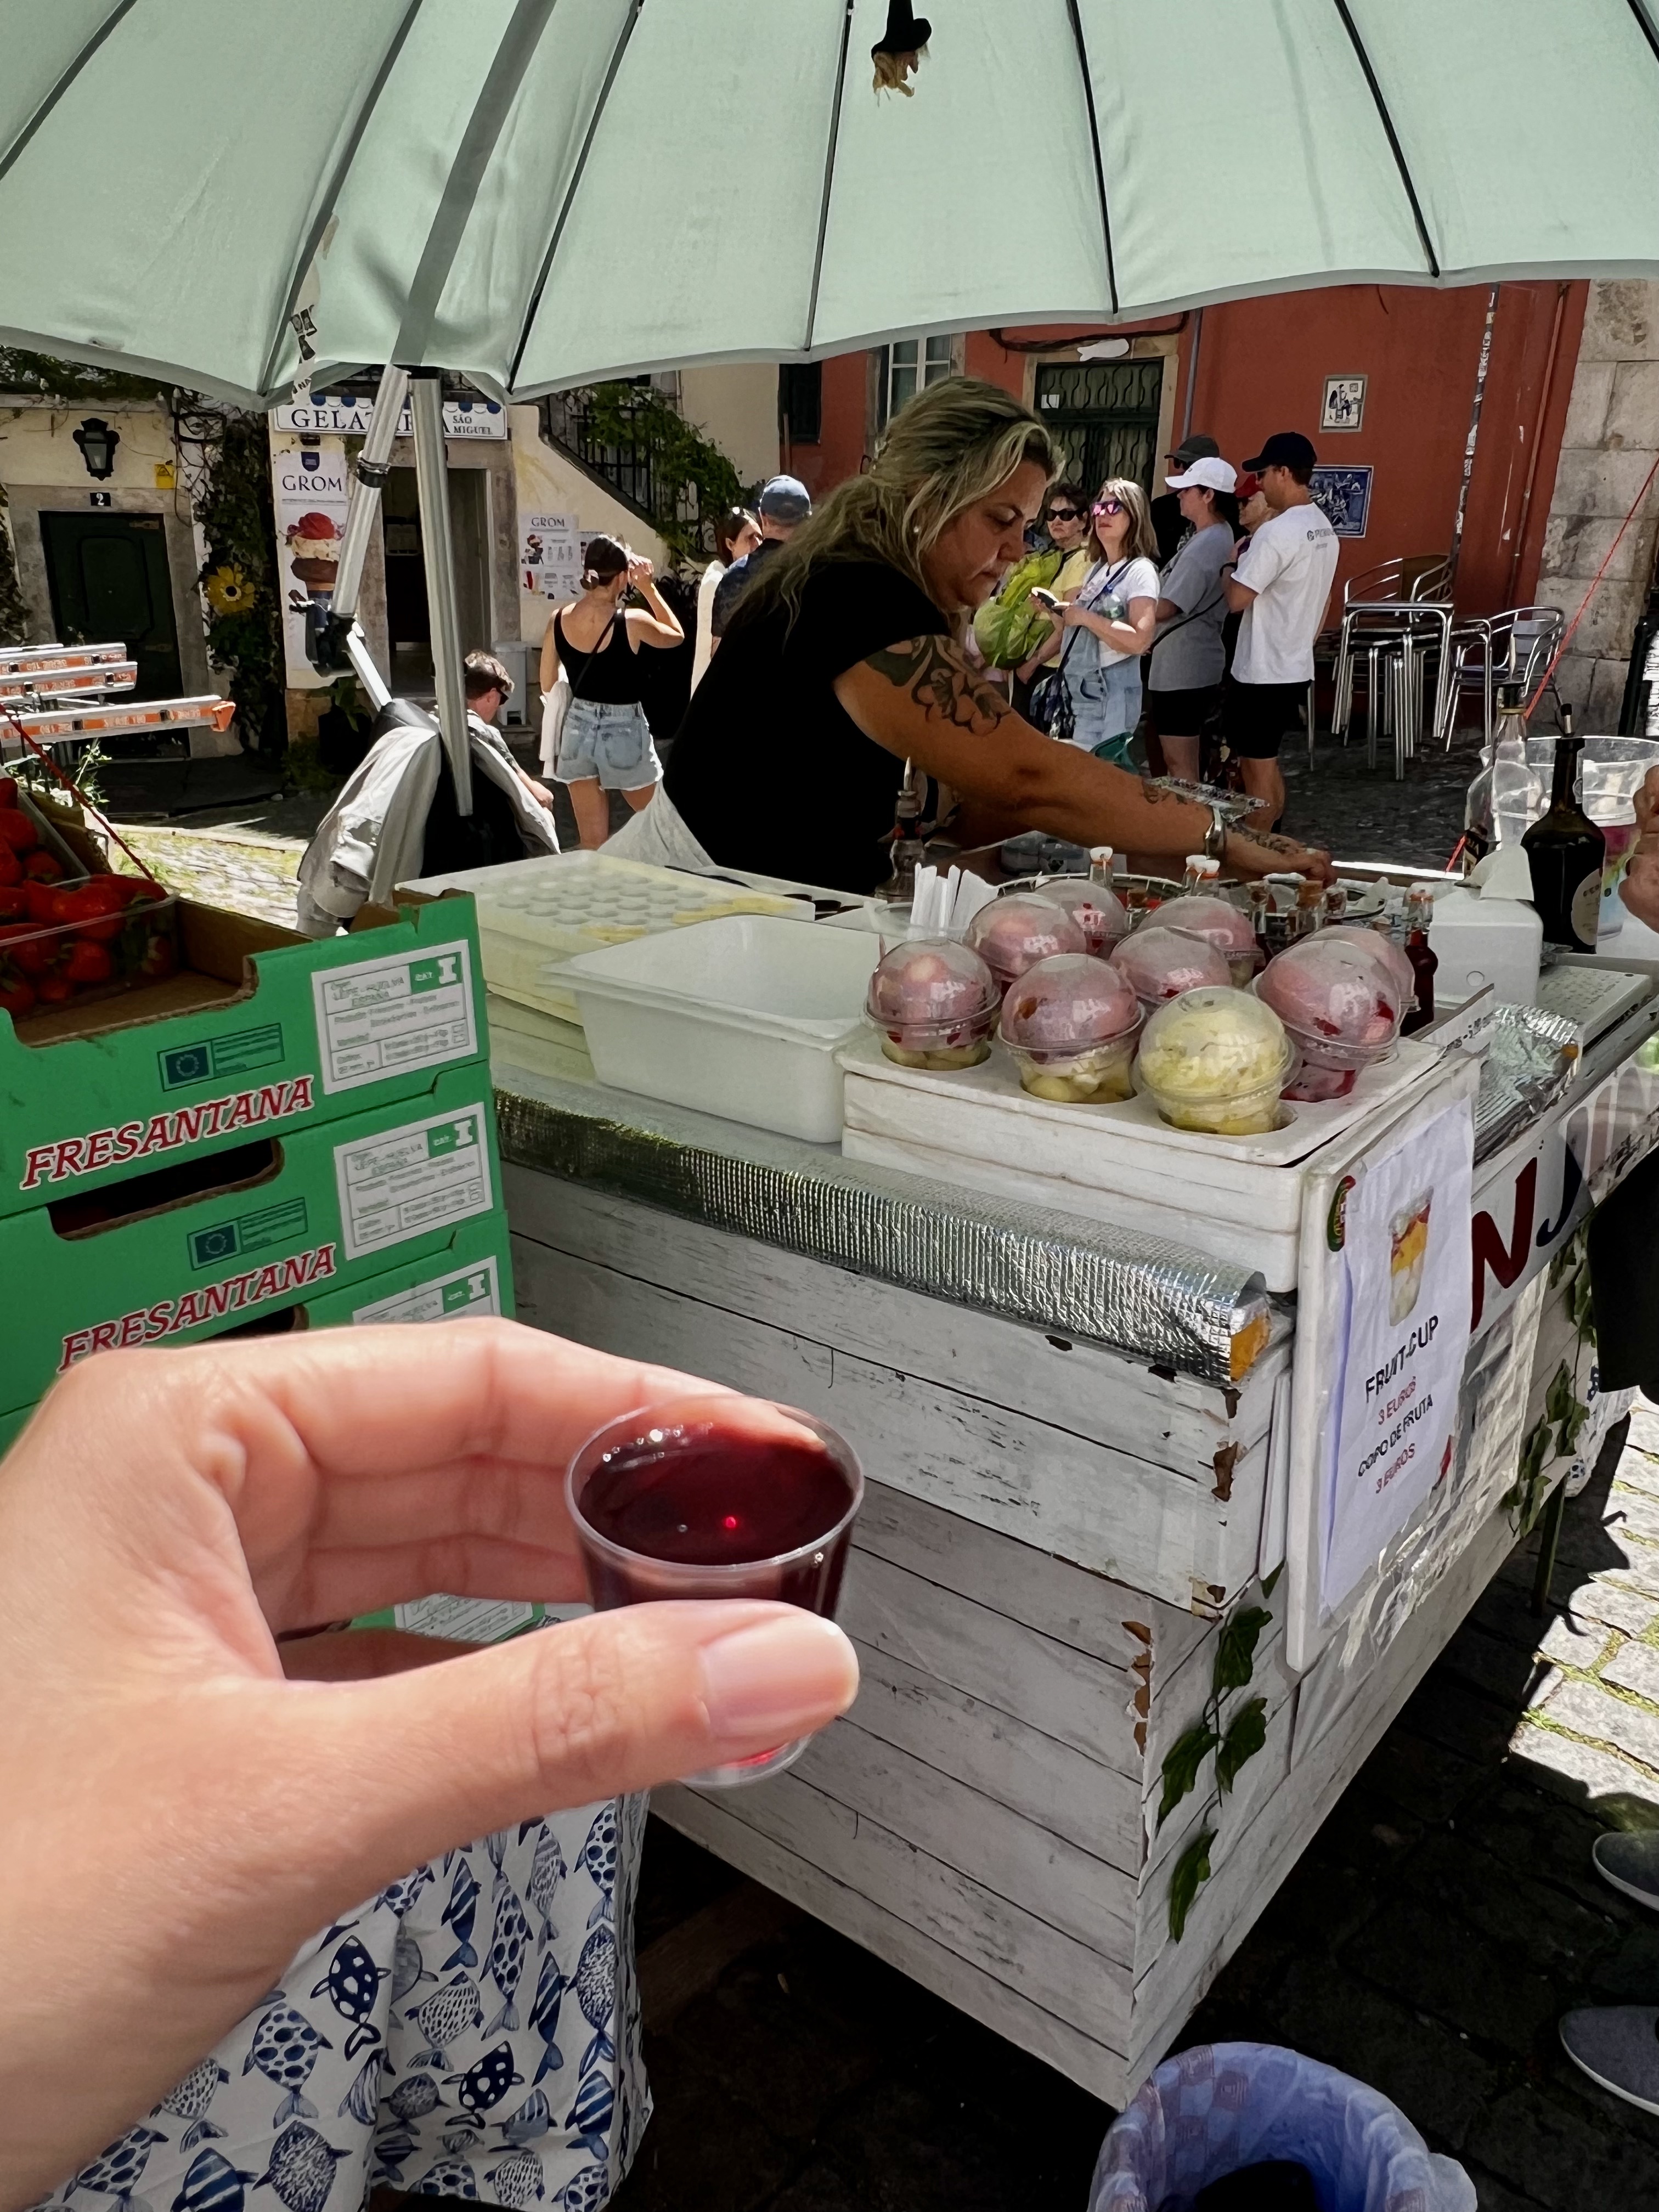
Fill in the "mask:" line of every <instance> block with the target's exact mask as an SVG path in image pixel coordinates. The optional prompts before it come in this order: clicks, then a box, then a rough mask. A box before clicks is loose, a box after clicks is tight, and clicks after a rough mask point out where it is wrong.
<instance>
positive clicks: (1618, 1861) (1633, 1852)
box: [1590, 1828, 1659, 1911]
mask: <svg viewBox="0 0 1659 2212" xmlns="http://www.w3.org/2000/svg"><path fill="white" fill-rule="evenodd" d="M1590 1857H1592V1858H1593V1859H1594V1860H1595V1871H1596V1872H1597V1874H1599V1875H1601V1878H1602V1880H1603V1881H1610V1882H1611V1883H1612V1884H1613V1887H1614V1888H1615V1889H1621V1890H1623V1892H1624V1893H1625V1895H1626V1897H1633V1898H1634V1899H1636V1901H1637V1903H1638V1905H1652V1906H1653V1907H1654V1908H1655V1910H1656V1911H1659V1828H1641V1829H1638V1830H1636V1831H1635V1832H1632V1833H1629V1834H1626V1832H1624V1831H1622V1830H1619V1829H1609V1830H1608V1832H1607V1834H1606V1835H1604V1836H1598V1837H1597V1838H1595V1844H1593V1845H1592V1846H1591V1850H1590Z"/></svg>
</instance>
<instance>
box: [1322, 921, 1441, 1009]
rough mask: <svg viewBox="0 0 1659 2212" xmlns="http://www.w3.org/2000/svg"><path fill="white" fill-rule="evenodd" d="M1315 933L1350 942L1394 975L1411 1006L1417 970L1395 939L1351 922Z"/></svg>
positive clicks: (1405, 999)
mask: <svg viewBox="0 0 1659 2212" xmlns="http://www.w3.org/2000/svg"><path fill="white" fill-rule="evenodd" d="M1316 935H1318V936H1320V937H1323V938H1328V939H1330V940H1331V941H1332V942H1333V943H1334V944H1337V945H1349V946H1351V947H1352V948H1353V950H1355V951H1358V952H1360V953H1363V954H1364V955H1365V956H1366V957H1368V958H1369V959H1371V960H1375V961H1377V962H1379V963H1381V965H1382V966H1383V968H1384V969H1386V970H1387V971H1388V973H1389V975H1392V976H1393V977H1394V979H1395V983H1396V984H1397V986H1398V987H1399V990H1400V992H1401V1004H1402V1005H1403V1006H1410V1004H1411V1002H1412V1000H1413V999H1414V998H1415V997H1416V995H1417V974H1416V971H1415V969H1413V966H1412V963H1411V962H1410V961H1409V960H1407V957H1406V956H1405V954H1404V952H1402V951H1401V949H1400V947H1399V946H1398V945H1396V944H1395V941H1394V939H1393V938H1391V937H1385V936H1384V935H1383V932H1382V931H1381V930H1380V929H1366V928H1364V927H1362V926H1360V925H1358V924H1355V923H1352V922H1340V923H1338V924H1337V925H1336V926H1335V927H1333V928H1330V929H1322V930H1319V931H1317V932H1316Z"/></svg>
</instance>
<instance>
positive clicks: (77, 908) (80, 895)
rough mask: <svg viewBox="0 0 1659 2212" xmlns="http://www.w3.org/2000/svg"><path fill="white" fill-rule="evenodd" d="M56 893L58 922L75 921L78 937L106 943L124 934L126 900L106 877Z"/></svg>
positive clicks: (96, 877)
mask: <svg viewBox="0 0 1659 2212" xmlns="http://www.w3.org/2000/svg"><path fill="white" fill-rule="evenodd" d="M57 896H58V921H65V922H72V923H74V924H76V936H77V937H78V938H88V937H90V938H94V939H97V940H98V941H99V942H100V943H102V944H108V943H109V942H110V940H111V939H112V938H117V937H118V936H119V935H120V934H121V929H122V917H123V915H125V912H126V905H127V902H126V900H125V897H124V896H123V895H122V893H121V892H120V890H118V888H117V886H116V885H115V884H114V883H113V882H112V880H111V878H108V877H107V876H94V877H92V878H90V879H89V880H88V882H86V883H84V884H75V885H73V886H72V887H71V888H70V890H63V891H59V892H58V895H57ZM99 980H100V981H102V978H101V977H100V978H99Z"/></svg>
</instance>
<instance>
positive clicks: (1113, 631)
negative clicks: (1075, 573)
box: [1047, 477, 1158, 768]
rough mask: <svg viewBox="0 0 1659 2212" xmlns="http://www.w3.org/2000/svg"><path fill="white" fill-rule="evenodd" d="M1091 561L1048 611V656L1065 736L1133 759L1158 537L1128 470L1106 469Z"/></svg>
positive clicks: (1118, 759) (1154, 609) (1115, 758)
mask: <svg viewBox="0 0 1659 2212" xmlns="http://www.w3.org/2000/svg"><path fill="white" fill-rule="evenodd" d="M1093 520H1094V532H1093V536H1092V538H1091V541H1090V544H1091V550H1092V552H1093V553H1094V555H1095V565H1094V567H1093V568H1091V570H1090V571H1089V574H1088V575H1087V576H1086V577H1085V580H1084V584H1083V588H1082V590H1081V591H1080V592H1079V593H1078V595H1077V597H1076V598H1075V599H1070V600H1068V601H1067V602H1066V605H1065V606H1064V607H1063V608H1062V609H1061V611H1060V613H1059V614H1058V615H1056V617H1054V619H1055V621H1056V623H1058V624H1059V625H1060V628H1059V631H1058V635H1057V638H1056V641H1055V644H1054V647H1052V648H1051V650H1050V653H1049V654H1048V656H1047V657H1048V658H1049V659H1054V658H1055V657H1056V656H1057V657H1058V660H1059V665H1060V673H1061V675H1062V676H1063V677H1064V678H1065V682H1066V692H1067V695H1068V696H1069V698H1070V701H1071V707H1072V728H1071V730H1070V732H1061V733H1060V734H1066V735H1067V736H1068V738H1069V742H1070V743H1071V744H1074V745H1077V746H1079V747H1080V748H1081V750H1083V751H1085V752H1088V753H1093V754H1094V755H1095V756H1096V757H1097V759H1100V760H1109V761H1112V762H1114V763H1115V764H1116V765H1117V766H1118V767H1120V768H1126V767H1133V759H1132V757H1131V754H1130V750H1129V744H1130V739H1131V738H1133V736H1134V732H1135V725H1136V723H1137V722H1139V720H1140V670H1141V656H1142V654H1143V653H1146V650H1147V648H1148V647H1150V646H1151V644H1152V632H1153V630H1154V629H1156V627H1157V614H1158V562H1157V558H1156V556H1157V553H1158V539H1157V537H1156V536H1155V535H1154V533H1153V530H1152V515H1151V513H1150V511H1149V509H1148V507H1147V505H1146V493H1145V492H1144V491H1143V490H1142V489H1141V488H1140V486H1139V484H1138V483H1133V482H1132V481H1131V480H1130V479H1129V478H1128V477H1108V479H1107V480H1106V482H1105V483H1103V484H1102V486H1101V488H1100V496H1099V498H1098V499H1097V501H1095V504H1094V510H1093Z"/></svg>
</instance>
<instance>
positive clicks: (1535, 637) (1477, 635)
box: [1436, 606, 1566, 752]
mask: <svg viewBox="0 0 1659 2212" xmlns="http://www.w3.org/2000/svg"><path fill="white" fill-rule="evenodd" d="M1565 627H1566V617H1565V615H1564V614H1563V613H1562V611H1561V610H1560V608H1559V607H1537V606H1535V607H1508V608H1505V609H1504V612H1503V613H1502V614H1496V615H1466V616H1465V617H1463V619H1462V621H1461V622H1460V623H1457V624H1456V625H1455V628H1454V629H1453V631H1452V634H1451V677H1450V680H1449V683H1448V684H1445V685H1444V686H1443V693H1444V701H1445V703H1444V707H1443V711H1442V714H1441V717H1440V720H1439V721H1438V722H1437V725H1436V734H1437V736H1442V737H1443V738H1444V739H1445V741H1446V750H1447V751H1448V752H1449V751H1450V750H1451V743H1452V732H1453V731H1454V730H1455V728H1456V726H1457V710H1458V708H1459V706H1460V705H1461V703H1462V697H1463V694H1464V691H1465V690H1466V689H1472V688H1473V686H1474V684H1476V683H1478V684H1480V694H1481V709H1482V719H1481V742H1482V743H1483V744H1488V745H1489V744H1491V743H1492V732H1493V729H1494V727H1495V725H1496V719H1497V710H1496V706H1495V703H1494V702H1495V697H1496V694H1497V690H1498V685H1499V684H1522V685H1524V686H1525V689H1526V692H1527V696H1528V698H1530V697H1531V696H1532V694H1533V693H1534V690H1536V689H1537V687H1538V685H1539V684H1540V683H1541V680H1542V678H1543V674H1544V671H1545V670H1546V669H1547V667H1548V666H1549V665H1550V662H1551V661H1552V660H1553V659H1554V657H1555V653H1556V648H1557V647H1559V644H1560V642H1561V633H1562V631H1563V630H1564V629H1565Z"/></svg>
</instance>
